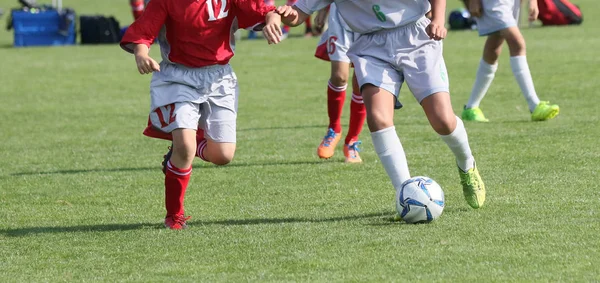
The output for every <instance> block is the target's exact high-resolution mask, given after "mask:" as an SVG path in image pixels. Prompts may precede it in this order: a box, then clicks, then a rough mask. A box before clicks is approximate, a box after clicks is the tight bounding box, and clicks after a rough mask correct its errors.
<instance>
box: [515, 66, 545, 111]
mask: <svg viewBox="0 0 600 283" xmlns="http://www.w3.org/2000/svg"><path fill="white" fill-rule="evenodd" d="M510 67H511V68H512V72H513V75H515V79H517V83H518V84H519V87H520V88H521V92H523V96H524V97H525V100H527V104H528V105H529V111H530V112H533V110H534V109H535V107H536V106H537V105H538V104H539V103H540V99H539V98H538V97H537V93H536V92H535V87H534V86H533V79H532V78H531V72H529V65H528V64H527V57H525V56H513V57H510Z"/></svg>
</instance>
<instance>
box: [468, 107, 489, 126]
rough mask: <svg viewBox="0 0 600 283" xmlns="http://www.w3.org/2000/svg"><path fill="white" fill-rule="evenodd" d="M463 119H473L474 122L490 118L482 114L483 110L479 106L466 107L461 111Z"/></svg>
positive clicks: (485, 120)
mask: <svg viewBox="0 0 600 283" xmlns="http://www.w3.org/2000/svg"><path fill="white" fill-rule="evenodd" d="M461 117H462V119H463V120H464V121H474V122H489V121H490V120H488V119H486V118H485V116H484V115H483V111H481V108H479V107H473V108H467V107H466V106H465V109H464V110H463V112H462V115H461Z"/></svg>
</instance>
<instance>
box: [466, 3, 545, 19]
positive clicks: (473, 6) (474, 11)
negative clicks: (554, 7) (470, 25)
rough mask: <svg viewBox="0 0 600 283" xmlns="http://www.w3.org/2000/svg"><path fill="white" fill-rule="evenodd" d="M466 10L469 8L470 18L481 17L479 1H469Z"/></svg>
mask: <svg viewBox="0 0 600 283" xmlns="http://www.w3.org/2000/svg"><path fill="white" fill-rule="evenodd" d="M532 1H537V0H532ZM467 5H468V8H469V13H471V16H473V17H476V18H479V17H481V14H482V9H481V0H470V1H468V4H467Z"/></svg>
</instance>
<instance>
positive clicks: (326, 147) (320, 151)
mask: <svg viewBox="0 0 600 283" xmlns="http://www.w3.org/2000/svg"><path fill="white" fill-rule="evenodd" d="M341 138H342V133H336V132H335V131H333V129H332V128H329V130H327V135H325V137H324V138H323V141H322V142H321V144H320V145H319V148H317V155H319V158H324V159H327V158H331V157H332V156H333V154H334V152H335V146H336V145H337V144H338V142H339V141H340V139H341Z"/></svg>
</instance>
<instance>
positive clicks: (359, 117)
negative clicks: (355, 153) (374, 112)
mask: <svg viewBox="0 0 600 283" xmlns="http://www.w3.org/2000/svg"><path fill="white" fill-rule="evenodd" d="M366 117H367V110H366V109H365V104H364V103H363V99H362V95H360V94H359V93H352V101H351V102H350V126H349V127H348V134H347V135H346V144H349V142H350V141H358V135H360V132H361V131H362V128H363V125H364V123H365V118H366Z"/></svg>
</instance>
